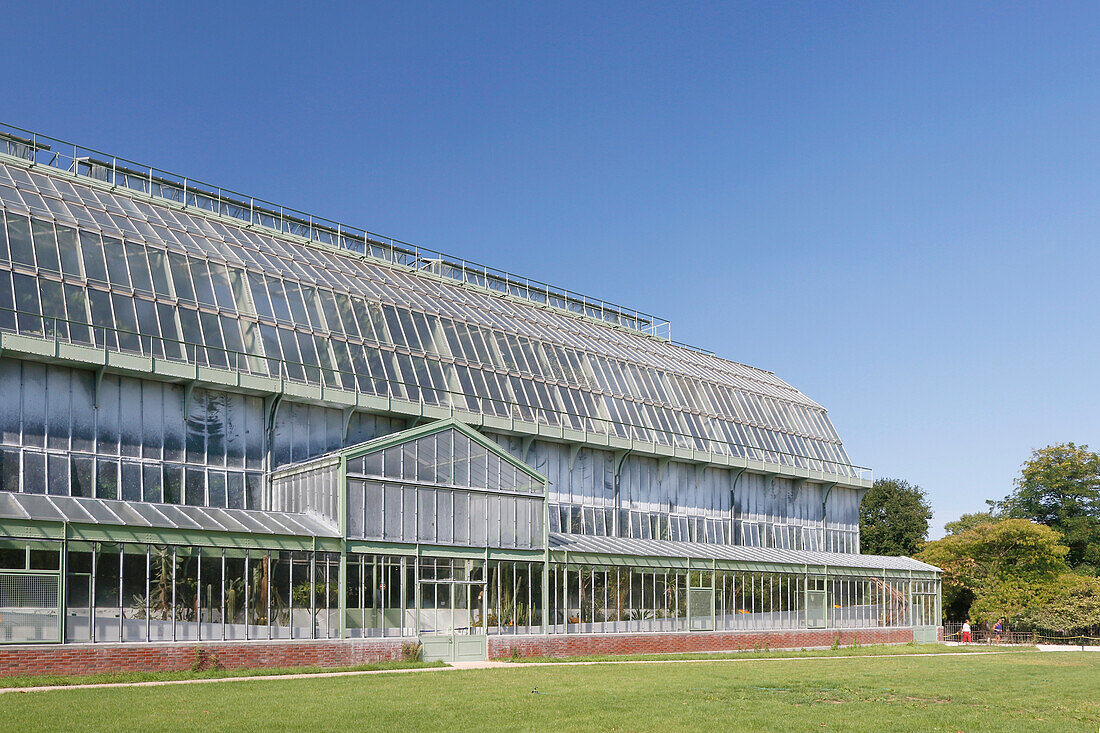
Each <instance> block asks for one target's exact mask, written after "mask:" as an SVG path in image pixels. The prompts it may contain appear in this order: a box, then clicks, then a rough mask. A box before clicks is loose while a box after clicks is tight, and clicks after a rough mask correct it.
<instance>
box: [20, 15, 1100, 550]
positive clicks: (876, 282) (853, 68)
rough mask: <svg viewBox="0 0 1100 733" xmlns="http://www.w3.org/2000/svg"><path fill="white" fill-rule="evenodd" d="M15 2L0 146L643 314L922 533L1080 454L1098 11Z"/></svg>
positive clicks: (1086, 371) (1090, 418) (1089, 365)
mask: <svg viewBox="0 0 1100 733" xmlns="http://www.w3.org/2000/svg"><path fill="white" fill-rule="evenodd" d="M21 6H22V7H20V6H19V5H17V4H12V6H11V7H8V8H7V9H5V22H4V24H3V26H2V27H0V64H2V68H4V69H5V83H4V92H3V94H2V96H0V99H2V100H3V101H2V102H0V120H3V121H6V122H8V123H11V124H15V125H19V126H22V127H27V128H31V129H36V130H39V131H41V132H44V133H47V134H50V135H54V136H56V137H60V138H63V139H69V140H73V141H75V142H79V143H81V144H84V145H88V146H91V147H96V148H99V149H102V150H107V151H111V152H115V153H117V154H119V155H123V156H125V157H129V158H131V159H134V160H138V161H142V162H148V163H151V164H153V165H156V166H158V167H160V168H164V169H166V170H172V171H178V172H181V173H185V174H188V175H191V176H193V177H196V178H199V179H204V180H207V181H211V182H214V183H218V184H221V185H223V186H226V187H228V188H235V189H237V190H242V191H247V192H249V193H251V194H254V195H256V196H259V197H263V198H266V199H269V200H273V201H277V202H281V203H285V204H287V205H291V206H295V207H296V208H300V209H304V210H307V211H314V212H316V213H318V214H321V215H324V216H328V217H330V218H333V219H337V220H341V221H346V222H348V223H352V224H356V225H360V226H363V227H366V228H369V229H372V230H374V231H379V232H383V233H385V234H389V235H391V236H394V237H399V238H402V239H405V240H408V241H412V242H417V243H421V244H424V245H427V246H431V247H435V248H437V249H442V250H444V251H446V252H451V253H454V254H457V255H461V256H464V257H468V258H470V259H474V260H477V261H481V262H485V263H489V264H492V265H495V266H498V267H501V268H503V269H507V270H511V271H513V272H518V273H521V274H524V275H528V276H531V277H537V278H539V279H542V280H546V281H549V282H552V283H555V284H559V285H562V286H565V287H569V288H572V289H575V290H578V291H581V292H585V293H590V294H592V295H596V296H599V297H602V298H605V299H608V300H611V301H614V302H619V303H623V304H626V305H630V306H632V307H636V308H639V309H641V310H646V311H649V312H652V313H656V314H658V315H660V316H663V317H665V318H668V319H670V320H671V321H672V323H673V336H674V337H675V338H677V339H678V340H682V341H686V342H688V343H692V344H696V345H699V346H703V347H705V348H708V349H711V350H713V351H716V352H717V353H718V354H720V355H722V356H725V357H728V358H731V359H735V360H737V361H742V362H746V363H749V364H753V365H755V366H760V367H763V368H766V369H770V370H772V371H775V372H776V373H778V374H779V375H780V376H781V377H783V378H785V379H787V380H788V381H790V382H791V383H793V384H794V385H796V386H797V387H799V388H800V389H802V390H803V391H804V392H806V393H807V394H808V395H810V396H811V397H813V398H814V399H816V400H817V401H819V402H821V403H822V404H824V405H825V406H826V407H828V408H829V411H830V415H831V417H832V419H833V421H834V423H835V424H836V426H837V428H838V430H839V431H840V433H841V436H842V437H843V438H844V439H845V443H846V445H847V448H848V451H849V454H850V455H851V457H852V459H853V461H855V462H856V463H859V464H861V465H867V466H871V467H873V468H874V469H875V472H876V475H877V476H897V477H902V478H906V479H908V480H910V481H912V482H915V483H918V484H919V485H921V486H922V487H924V488H925V489H926V490H927V491H928V493H929V495H930V497H931V499H932V503H933V506H934V509H935V512H936V518H935V526H934V528H933V534H934V536H935V535H938V534H939V533H940V532H941V531H942V529H941V528H942V524H943V522H945V521H950V520H951V519H954V518H955V517H957V516H958V515H959V514H960V513H962V512H966V511H977V510H980V509H982V508H983V507H984V500H985V499H986V498H1000V497H1003V496H1004V495H1005V494H1006V493H1007V492H1008V491H1009V490H1010V489H1011V486H1012V479H1013V477H1014V476H1015V475H1016V474H1017V472H1018V470H1019V466H1020V464H1021V463H1022V462H1023V461H1024V460H1025V459H1026V458H1027V456H1028V454H1029V453H1030V451H1031V450H1032V449H1034V448H1037V447H1041V446H1043V445H1046V444H1048V443H1052V442H1056V441H1070V440H1072V441H1076V442H1078V443H1090V444H1092V445H1093V446H1094V447H1100V436H1098V426H1100V420H1098V419H1097V415H1098V413H1100V392H1098V390H1097V374H1098V370H1097V365H1098V364H1100V327H1098V322H1100V320H1098V318H1097V313H1098V311H1100V296H1098V294H1097V287H1096V278H1097V273H1098V272H1100V267H1098V266H1100V254H1098V252H1097V247H1096V242H1097V238H1098V237H1097V234H1098V232H1100V226H1098V224H1100V221H1098V220H1100V206H1098V205H1097V202H1098V201H1100V197H1098V194H1100V165H1098V163H1100V136H1098V135H1097V130H1100V119H1098V118H1100V84H1098V81H1100V80H1098V78H1097V77H1098V71H1100V6H1098V5H1096V4H1079V5H1078V4H1072V3H1058V4H1054V3H1047V4H1033V5H1017V4H1007V3H988V4H959V3H927V2H921V3H913V4H898V3H869V4H859V3H833V4H825V3H816V4H810V3H794V4H784V3H759V4H749V3H684V4H681V3H669V4H654V3H591V2H587V3H572V2H558V3H552V4H549V3H548V4H541V3H540V4H533V3H531V4H529V3H500V4H489V3H438V4H435V3H433V4H422V3H385V4H375V3H348V4H347V5H339V4H327V3H311V4H301V5H297V4H295V5H289V4H288V5H286V6H282V7H279V6H274V7H270V6H263V7H261V6H260V5H259V4H257V5H256V6H255V7H249V6H248V4H247V3H242V4H240V5H239V6H237V7H233V8H228V7H223V6H222V4H202V3H184V4H179V3H176V4H173V6H172V7H169V6H168V5H167V4H165V5H161V4H155V3H148V4H146V3H133V4H118V3H111V2H103V3H96V4H91V3H87V4H85V3H80V4H75V3H74V4H73V5H72V6H71V7H68V6H64V5H56V4H52V3H33V4H32V3H22V4H21ZM185 7H186V8H187V9H186V10H184V9H183V8H185Z"/></svg>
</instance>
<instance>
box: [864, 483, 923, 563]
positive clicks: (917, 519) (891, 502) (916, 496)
mask: <svg viewBox="0 0 1100 733" xmlns="http://www.w3.org/2000/svg"><path fill="white" fill-rule="evenodd" d="M931 520H932V508H931V507H930V506H929V504H928V499H927V497H926V496H925V493H924V490H923V489H921V488H920V487H919V486H915V485H912V484H910V483H909V482H908V481H903V480H901V479H893V478H880V479H878V480H876V481H875V484H874V486H872V487H871V490H870V491H868V492H867V495H866V496H864V497H863V503H862V504H861V505H860V507H859V534H860V540H859V542H860V549H861V551H862V552H864V553H865V554H868V555H915V554H916V553H917V551H918V550H920V548H921V546H923V545H924V540H925V538H926V537H927V536H928V523H929V522H930V521H931Z"/></svg>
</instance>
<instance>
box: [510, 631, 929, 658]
mask: <svg viewBox="0 0 1100 733" xmlns="http://www.w3.org/2000/svg"><path fill="white" fill-rule="evenodd" d="M912 640H913V630H912V629H854V630H852V629H846V630H842V631H837V630H835V629H832V630H820V631H809V630H801V631H741V632H726V631H713V632H692V633H690V634H689V633H682V634H669V633H660V634H553V635H549V636H511V637H509V636H490V637H489V657H490V658H497V657H507V656H511V654H512V650H513V649H518V650H519V653H520V654H521V655H523V656H525V657H535V656H538V657H572V656H583V655H588V654H661V653H667V652H712V651H714V652H717V651H733V650H739V649H763V648H765V647H767V648H769V649H803V648H805V649H809V648H812V647H826V646H832V644H833V643H834V642H839V643H840V645H841V646H850V645H852V644H854V643H856V642H857V641H858V642H859V643H860V644H907V643H909V642H910V641H912Z"/></svg>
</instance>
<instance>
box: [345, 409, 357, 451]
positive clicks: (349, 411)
mask: <svg viewBox="0 0 1100 733" xmlns="http://www.w3.org/2000/svg"><path fill="white" fill-rule="evenodd" d="M354 414H355V408H354V407H345V408H344V414H343V417H344V443H345V445H346V444H347V442H348V426H349V425H351V417H352V415H354Z"/></svg>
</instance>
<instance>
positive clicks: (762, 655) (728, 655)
mask: <svg viewBox="0 0 1100 733" xmlns="http://www.w3.org/2000/svg"><path fill="white" fill-rule="evenodd" d="M1021 651H1035V647H1033V646H992V645H990V646H987V645H984V644H981V645H974V646H955V647H951V646H944V645H943V644H912V643H910V644H864V645H860V646H847V647H839V648H837V649H802V650H791V649H787V650H783V651H770V650H766V649H745V650H743V651H732V652H684V653H677V654H627V655H618V656H616V655H609V654H593V655H590V656H579V657H518V658H511V657H501V658H500V661H503V662H512V663H515V664H550V663H554V662H621V661H642V662H655V661H683V660H690V659H791V658H793V657H861V656H877V655H880V654H899V655H900V654H953V653H964V654H965V653H974V652H1021Z"/></svg>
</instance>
